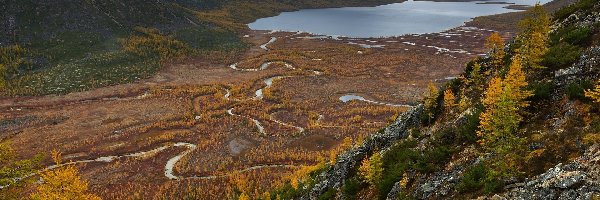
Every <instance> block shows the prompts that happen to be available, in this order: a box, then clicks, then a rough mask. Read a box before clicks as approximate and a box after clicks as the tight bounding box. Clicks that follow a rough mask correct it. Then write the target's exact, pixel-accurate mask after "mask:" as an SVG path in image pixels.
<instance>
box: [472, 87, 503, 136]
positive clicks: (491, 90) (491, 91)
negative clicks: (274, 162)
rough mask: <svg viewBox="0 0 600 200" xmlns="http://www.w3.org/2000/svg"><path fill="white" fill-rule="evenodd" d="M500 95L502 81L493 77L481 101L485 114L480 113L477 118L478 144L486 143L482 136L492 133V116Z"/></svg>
mask: <svg viewBox="0 0 600 200" xmlns="http://www.w3.org/2000/svg"><path fill="white" fill-rule="evenodd" d="M501 94H502V79H501V78H500V77H494V78H492V80H490V83H489V86H488V88H487V89H486V91H485V96H484V98H483V99H482V100H481V102H482V103H483V106H484V107H485V112H483V113H481V115H480V116H479V120H480V122H479V131H477V136H479V137H480V138H481V139H480V140H479V143H480V144H485V143H486V142H487V141H486V138H485V137H484V136H485V135H486V134H489V133H492V132H493V131H494V121H493V119H492V116H494V115H495V112H496V107H497V103H498V101H499V100H500V95H501Z"/></svg>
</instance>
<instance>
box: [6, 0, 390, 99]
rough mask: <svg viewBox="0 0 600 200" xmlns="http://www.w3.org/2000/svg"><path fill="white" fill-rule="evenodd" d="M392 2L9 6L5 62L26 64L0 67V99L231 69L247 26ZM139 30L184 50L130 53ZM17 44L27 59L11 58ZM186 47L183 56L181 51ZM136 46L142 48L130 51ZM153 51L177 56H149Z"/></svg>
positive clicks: (16, 1)
mask: <svg viewBox="0 0 600 200" xmlns="http://www.w3.org/2000/svg"><path fill="white" fill-rule="evenodd" d="M389 2H395V1H392V0H373V1H354V0H353V1H340V0H332V1H315V0H304V1H289V0H277V1H264V0H256V1H239V0H224V1H216V0H167V1H140V0H133V1H115V0H89V1H87V0H86V1H71V0H55V1H54V0H53V1H50V0H43V1H33V0H23V1H21V0H7V1H3V3H2V4H1V5H0V35H1V37H0V48H2V49H3V50H2V51H1V52H0V53H2V54H1V55H0V56H2V57H15V56H20V57H21V58H22V60H23V61H24V62H25V63H27V65H28V66H27V67H20V68H19V69H18V70H15V69H9V70H4V69H2V68H0V70H1V71H2V75H3V77H2V82H3V83H2V84H1V85H0V86H1V87H0V93H1V94H2V95H43V94H64V93H69V92H73V91H82V90H88V89H90V88H95V87H102V86H107V85H114V84H121V83H127V82H132V81H135V80H140V79H144V78H147V77H149V76H151V75H153V74H154V73H156V71H157V70H159V69H160V66H161V65H162V63H164V62H168V61H170V60H172V59H177V58H181V57H186V56H197V57H201V58H202V57H204V58H206V59H207V60H211V61H214V62H220V63H227V62H231V61H230V60H228V58H231V57H232V56H234V55H236V54H237V53H239V52H241V51H243V50H244V49H245V48H246V47H247V45H246V44H245V43H244V42H243V41H242V40H241V39H240V38H239V35H240V34H239V33H240V32H242V31H244V30H245V29H247V27H246V25H245V23H248V22H252V21H254V20H255V19H257V18H259V17H264V16H272V15H276V14H277V13H278V12H281V11H287V10H295V9H299V8H313V7H337V6H348V5H379V4H383V3H389ZM140 30H152V31H153V34H154V35H153V36H151V37H148V38H149V39H157V38H159V37H155V36H157V35H161V37H167V38H169V41H173V42H175V43H178V44H179V45H171V46H161V45H160V44H161V42H159V41H155V42H146V44H144V45H136V46H129V47H125V46H124V44H128V43H127V42H125V43H124V42H123V41H127V40H129V39H132V38H134V39H135V38H138V37H145V36H143V35H146V36H149V35H148V34H147V33H146V32H144V31H140ZM140 35H141V36H140ZM15 45H18V46H19V48H21V49H23V50H24V51H27V55H20V54H19V55H11V54H12V53H13V51H11V50H10V48H12V47H14V46H15ZM148 45H158V46H157V47H149V46H148ZM183 46H185V48H184V50H182V49H178V48H181V47H183ZM131 47H136V48H137V47H143V48H144V49H143V50H135V51H132V49H131ZM153 48H154V49H157V48H160V49H161V51H162V53H164V52H174V51H176V52H177V53H175V54H172V53H168V54H164V55H159V54H157V53H158V52H156V51H148V49H153ZM165 48H166V49H165ZM128 49H129V50H128ZM167 49H169V50H167ZM140 51H146V53H144V54H139V53H140ZM136 52H137V53H136ZM215 53H216V54H215ZM165 56H166V57H165ZM1 64H2V65H13V64H10V63H4V61H3V63H1Z"/></svg>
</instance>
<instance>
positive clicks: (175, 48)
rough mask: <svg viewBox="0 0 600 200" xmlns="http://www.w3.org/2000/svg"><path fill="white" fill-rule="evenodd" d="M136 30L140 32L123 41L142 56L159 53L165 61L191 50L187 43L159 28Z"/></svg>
mask: <svg viewBox="0 0 600 200" xmlns="http://www.w3.org/2000/svg"><path fill="white" fill-rule="evenodd" d="M135 30H136V31H138V33H140V34H139V35H133V36H131V37H129V38H127V40H124V41H123V42H122V43H123V47H124V49H125V50H126V51H128V52H132V53H135V54H138V55H142V56H148V55H157V56H158V57H159V58H160V60H163V61H164V60H168V59H172V58H178V57H182V56H185V55H186V54H188V53H190V52H191V50H190V48H189V47H188V46H187V45H186V44H185V43H183V42H181V41H178V40H175V39H174V38H172V37H170V36H165V35H162V34H161V33H160V32H159V31H158V30H157V29H152V28H143V27H136V28H135Z"/></svg>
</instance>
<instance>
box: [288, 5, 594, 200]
mask: <svg viewBox="0 0 600 200" xmlns="http://www.w3.org/2000/svg"><path fill="white" fill-rule="evenodd" d="M599 8H600V2H598V1H594V0H581V1H579V2H577V3H575V4H573V5H571V6H568V7H565V8H563V9H561V10H559V11H557V12H556V13H555V14H554V16H553V21H554V22H553V23H552V30H551V31H550V32H549V34H548V37H547V41H546V44H547V45H548V46H547V47H548V49H547V50H544V53H543V54H540V56H541V57H540V60H539V61H534V62H539V64H540V65H541V66H542V67H543V68H539V67H538V68H536V67H532V65H524V66H529V67H525V68H524V77H523V78H524V79H523V81H526V82H525V85H528V86H524V87H522V91H529V92H531V96H529V97H527V98H526V99H524V100H525V101H523V102H526V103H527V104H528V106H527V104H526V105H525V106H524V107H522V108H521V109H518V108H519V107H516V108H517V109H516V110H512V111H511V112H512V113H508V114H507V113H505V114H502V115H500V116H499V117H500V118H493V116H494V114H493V113H492V111H493V109H500V108H503V106H508V107H510V105H511V104H510V103H511V101H506V102H505V101H504V100H506V99H507V98H508V99H510V98H509V97H510V96H509V97H504V96H503V97H502V98H500V99H498V100H496V101H498V102H505V103H507V104H498V103H492V104H490V97H491V94H493V93H494V92H493V91H494V89H493V88H494V87H495V86H493V85H494V84H495V83H494V80H501V82H503V83H502V86H501V88H500V89H502V88H503V90H507V89H506V88H510V87H513V85H511V84H515V82H509V80H510V78H509V77H511V76H513V75H510V74H511V73H514V72H513V71H514V69H515V66H517V65H516V64H515V63H517V61H516V60H521V61H523V59H524V55H530V54H528V52H527V51H523V50H522V49H524V48H531V47H524V46H526V45H532V44H536V43H528V42H530V40H532V39H536V38H535V37H531V36H532V35H534V36H535V35H536V34H537V33H535V32H534V33H535V34H530V32H528V31H529V30H530V29H527V28H525V29H523V32H521V34H520V35H518V36H517V37H516V38H515V40H514V41H511V42H509V43H507V44H506V46H505V48H502V49H504V50H505V53H506V55H504V54H497V52H498V50H499V49H498V48H496V49H495V50H493V51H491V52H490V54H489V55H488V56H486V57H483V58H478V59H475V60H473V61H472V62H471V63H469V64H468V65H467V67H466V69H465V73H464V74H463V75H462V76H461V78H459V79H456V80H454V81H451V82H449V83H447V84H446V85H444V86H443V87H442V88H441V89H440V90H439V91H443V92H437V90H436V91H434V92H430V95H429V96H427V97H426V98H425V99H424V103H425V105H424V106H419V107H417V108H415V109H413V110H412V111H409V112H407V113H406V114H404V115H403V116H401V117H399V118H398V119H397V121H396V122H395V123H394V124H393V125H391V126H389V127H387V128H386V129H385V130H383V131H381V132H380V133H376V134H374V135H373V136H371V137H369V138H367V139H365V141H364V142H362V143H360V144H359V145H357V146H355V147H353V148H351V150H349V151H347V152H345V153H343V154H341V155H339V156H338V157H337V159H336V162H335V163H333V164H332V166H323V167H322V168H321V169H320V171H322V173H315V174H312V176H309V177H306V178H303V179H299V180H298V181H299V182H301V183H302V185H301V186H302V187H297V188H298V189H293V187H292V188H291V189H290V187H288V188H287V189H282V190H279V191H277V194H288V193H289V192H287V191H289V190H292V191H295V192H298V193H300V195H298V196H297V197H298V198H300V199H375V198H378V199H468V198H478V197H479V198H483V199H485V198H488V197H490V198H492V199H531V198H532V199H592V198H598V195H599V194H600V188H599V187H598V185H599V182H598V177H597V174H598V167H597V166H599V165H600V163H599V162H600V160H599V159H598V155H599V154H600V152H599V151H598V150H599V148H598V142H599V140H598V134H600V111H599V110H600V104H599V103H600V100H598V99H596V100H594V99H592V96H591V94H592V90H591V89H592V88H593V85H594V84H596V83H597V82H598V81H599V78H600V63H598V60H600V54H599V52H600V51H599V49H600V46H598V45H599V44H600V39H599V38H600V33H599V31H600V23H599V21H600V20H599V16H600V15H599V13H598V12H597V10H598V9H599ZM535 13H536V11H530V13H529V14H528V15H530V16H536V14H535ZM527 19H528V20H534V21H535V20H537V19H539V18H527ZM526 23H527V22H526V21H525V22H521V24H522V25H521V27H526V26H527V24H526ZM532 24H533V25H534V26H533V27H536V26H537V25H540V24H541V23H539V22H538V23H530V24H529V25H532ZM529 27H531V26H529ZM541 30H543V29H541ZM538 33H541V32H538ZM541 35H543V34H541ZM537 39H543V38H539V37H538V38H537ZM490 41H492V40H490ZM537 44H543V42H542V43H537ZM532 52H535V51H532ZM499 55H503V56H501V58H502V59H496V58H498V56H499ZM525 58H527V57H525ZM497 62H500V63H502V64H501V65H497V64H495V63H497ZM519 63H520V62H519ZM519 66H520V65H519ZM512 81H514V80H512ZM527 83H528V84H527ZM512 89H513V90H512V93H507V95H511V94H513V95H514V94H516V93H518V92H519V90H518V89H517V90H515V88H514V87H513V88H512ZM430 91H431V90H430ZM452 93H454V94H456V96H454V95H450V94H452ZM442 94H443V95H442ZM450 102H455V103H454V104H452V103H450ZM513 103H515V102H513ZM491 105H494V106H495V107H491ZM512 108H515V107H512ZM494 112H495V111H494ZM482 113H487V117H490V116H492V118H491V119H492V121H491V122H490V121H486V123H487V124H484V123H483V121H484V120H488V119H489V118H486V117H482V116H483V115H482ZM490 113H491V115H490ZM515 113H518V115H516V116H519V115H522V116H524V118H523V119H521V120H518V121H516V122H517V127H514V128H515V129H511V128H512V127H507V126H504V125H503V124H506V122H510V121H511V120H515V119H513V118H506V117H507V116H509V115H511V116H512V115H514V114H515ZM499 119H502V120H505V121H497V120H499ZM517 119H518V118H517ZM495 120H496V121H495ZM490 123H491V124H492V125H494V126H496V127H501V128H505V129H504V130H494V131H493V132H490V133H487V132H485V130H483V128H486V127H487V126H489V124H490ZM486 134H491V136H490V135H486ZM497 134H506V135H504V136H502V137H499V138H496V139H495V141H494V142H497V143H498V144H501V145H500V146H493V145H494V143H491V142H492V141H489V139H493V135H497ZM510 137H514V138H516V139H517V140H519V141H522V142H516V143H502V142H503V141H511V140H506V138H510ZM483 139H485V140H483ZM499 148H501V149H499ZM503 148H508V149H511V150H510V151H509V152H507V153H506V152H505V153H502V151H503ZM499 155H502V157H500V158H498V156H499ZM374 157H380V158H381V159H374ZM560 163H564V164H560ZM507 166H508V167H507ZM372 177H376V179H375V181H367V179H370V178H372ZM373 182H374V183H373ZM284 188H286V187H284ZM495 194H496V195H495Z"/></svg>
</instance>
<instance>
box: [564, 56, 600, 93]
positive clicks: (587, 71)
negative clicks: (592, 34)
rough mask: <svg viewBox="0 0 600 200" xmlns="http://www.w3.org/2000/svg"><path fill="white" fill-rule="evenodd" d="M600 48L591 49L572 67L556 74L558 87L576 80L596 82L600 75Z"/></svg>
mask: <svg viewBox="0 0 600 200" xmlns="http://www.w3.org/2000/svg"><path fill="white" fill-rule="evenodd" d="M598 66H600V46H593V47H590V48H589V49H588V50H587V51H585V52H584V53H583V54H582V55H581V57H580V58H579V61H577V63H575V64H573V65H572V66H570V67H568V68H565V69H559V70H557V71H555V72H554V79H555V81H556V85H557V86H559V87H560V86H566V85H567V84H569V83H571V82H572V81H575V80H583V79H587V80H595V79H596V78H598V76H599V75H600V67H598Z"/></svg>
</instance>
